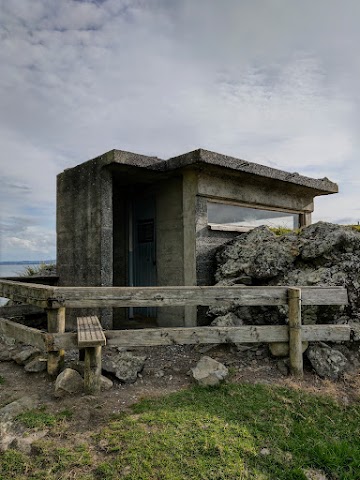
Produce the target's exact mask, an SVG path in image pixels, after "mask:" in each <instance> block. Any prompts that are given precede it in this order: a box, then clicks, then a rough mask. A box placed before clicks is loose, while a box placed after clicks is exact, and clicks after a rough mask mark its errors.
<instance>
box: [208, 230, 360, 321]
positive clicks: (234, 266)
mask: <svg viewBox="0 0 360 480" xmlns="http://www.w3.org/2000/svg"><path fill="white" fill-rule="evenodd" d="M216 262H217V268H216V281H217V284H218V285H236V284H239V285H293V286H296V285H309V286H311V285H318V286H324V285H334V286H345V287H346V288H347V291H348V295H349V305H348V306H346V307H334V306H328V307H327V306H319V307H317V306H314V307H304V308H303V323H304V324H314V323H348V322H349V321H350V320H351V321H355V322H356V321H360V313H359V312H360V278H359V271H360V232H359V231H356V230H354V229H352V228H351V227H344V226H341V225H334V224H331V223H325V222H318V223H316V224H313V225H310V226H309V227H306V228H303V229H301V230H300V231H299V232H290V233H288V234H286V235H282V236H276V235H275V234H274V233H273V232H272V231H270V230H269V229H268V228H267V227H265V226H263V227H258V228H255V229H254V230H252V231H250V232H249V233H245V234H242V235H240V236H238V237H237V238H235V239H234V240H232V241H231V242H230V243H228V244H227V245H225V246H224V247H222V248H221V249H220V250H219V251H218V253H217V255H216ZM228 313H233V314H235V315H236V316H237V317H238V318H239V319H240V321H242V322H243V323H244V324H263V325H264V324H282V323H284V322H285V321H286V314H287V311H286V307H251V308H249V307H242V306H239V305H236V302H234V303H233V304H232V305H231V306H230V307H228V308H224V307H221V308H220V309H219V308H211V309H210V310H209V314H210V315H211V317H212V318H213V320H214V317H215V318H216V317H219V316H221V317H223V316H226V315H227V314H228Z"/></svg>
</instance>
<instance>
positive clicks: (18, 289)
mask: <svg viewBox="0 0 360 480" xmlns="http://www.w3.org/2000/svg"><path fill="white" fill-rule="evenodd" d="M0 297H5V298H10V299H11V300H15V301H17V302H22V303H30V304H31V305H36V306H38V307H41V308H47V307H51V306H52V303H53V300H52V299H53V297H54V287H50V286H49V285H40V284H34V283H31V284H29V283H25V282H14V281H11V280H0Z"/></svg>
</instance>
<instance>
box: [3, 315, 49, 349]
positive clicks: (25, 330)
mask: <svg viewBox="0 0 360 480" xmlns="http://www.w3.org/2000/svg"><path fill="white" fill-rule="evenodd" d="M0 333H2V334H4V335H7V336H9V337H12V338H15V340H16V341H17V342H22V343H25V344H26V345H32V346H33V347H37V348H39V349H40V350H42V351H45V350H46V342H45V336H44V334H43V333H42V332H41V331H40V330H38V329H36V328H32V327H27V326H26V325H21V324H20V323H16V322H13V321H11V320H6V319H5V318H0Z"/></svg>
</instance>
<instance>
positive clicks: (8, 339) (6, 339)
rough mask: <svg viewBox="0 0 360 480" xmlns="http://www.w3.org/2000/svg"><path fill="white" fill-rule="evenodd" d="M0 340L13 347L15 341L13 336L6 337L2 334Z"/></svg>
mask: <svg viewBox="0 0 360 480" xmlns="http://www.w3.org/2000/svg"><path fill="white" fill-rule="evenodd" d="M0 340H1V342H2V343H4V344H5V345H6V346H8V347H13V346H14V345H15V343H16V340H15V338H13V337H8V336H7V335H4V334H1V335H0Z"/></svg>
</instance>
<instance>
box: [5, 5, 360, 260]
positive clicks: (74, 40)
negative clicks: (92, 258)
mask: <svg viewBox="0 0 360 480" xmlns="http://www.w3.org/2000/svg"><path fill="white" fill-rule="evenodd" d="M359 25H360V2H359V0H302V1H301V2H300V1H299V0H221V1H220V0H163V1H161V0H143V1H142V0H104V1H101V0H97V1H95V0H94V1H80V0H61V1H57V0H0V34H1V48H0V65H1V67H0V68H1V74H0V125H1V128H0V132H1V133H0V135H1V157H0V162H1V178H0V184H1V187H0V188H1V191H0V195H1V197H0V202H1V244H0V260H11V259H16V260H25V259H40V260H41V259H48V258H55V241H56V234H55V206H56V175H57V174H58V173H60V172H61V171H62V170H64V169H65V168H68V167H72V166H75V165H77V164H79V163H82V162H83V161H85V160H87V159H90V158H93V157H95V156H97V155H99V154H101V153H103V152H105V151H108V150H111V149H113V148H117V149H121V150H129V151H133V152H138V153H142V154H146V155H155V156H158V157H160V158H165V159H166V158H169V157H171V156H175V155H178V154H181V153H184V152H187V151H190V150H194V149H196V148H199V147H201V148H205V149H209V150H213V151H216V152H221V153H224V154H228V155H232V156H235V157H238V158H243V159H246V160H249V161H253V162H258V163H261V164H263V165H269V166H271V167H275V168H280V169H284V170H289V171H297V172H299V173H300V174H303V175H307V176H312V177H317V178H321V177H324V176H327V177H329V178H330V179H331V180H333V181H335V182H337V183H339V187H340V193H339V194H337V195H332V196H325V197H321V198H320V199H318V200H316V204H315V208H316V211H315V214H314V217H313V218H314V220H315V221H316V220H320V219H321V220H327V221H332V222H338V223H357V222H358V221H359V220H360V201H359V200H360V192H359V187H360V181H359V174H360V162H359V154H360V135H359V133H360V131H359V130H360V128H359V126H360V98H359V97H360V95H359V92H360V88H359V78H360V48H359V47H360V28H359Z"/></svg>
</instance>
